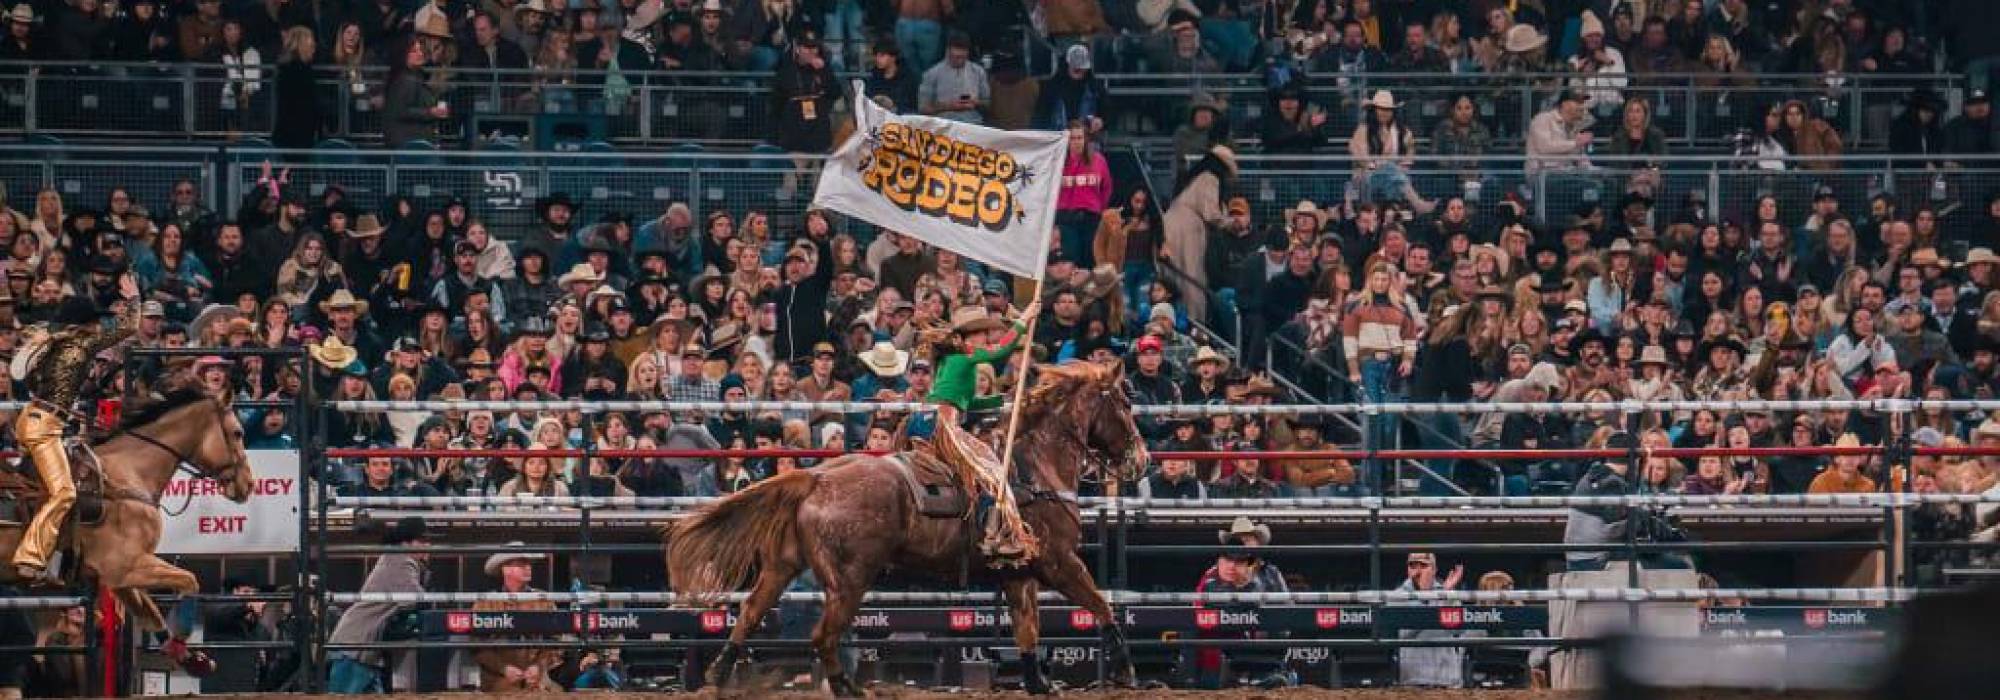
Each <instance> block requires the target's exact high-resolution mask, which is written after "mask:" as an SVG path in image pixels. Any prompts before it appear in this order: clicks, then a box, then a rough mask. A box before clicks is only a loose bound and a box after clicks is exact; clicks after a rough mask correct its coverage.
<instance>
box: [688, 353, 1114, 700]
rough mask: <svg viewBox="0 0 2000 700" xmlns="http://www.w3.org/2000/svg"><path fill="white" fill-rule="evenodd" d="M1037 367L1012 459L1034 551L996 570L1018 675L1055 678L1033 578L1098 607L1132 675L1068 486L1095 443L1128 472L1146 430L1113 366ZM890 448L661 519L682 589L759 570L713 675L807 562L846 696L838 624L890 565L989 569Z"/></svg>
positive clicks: (1042, 686)
mask: <svg viewBox="0 0 2000 700" xmlns="http://www.w3.org/2000/svg"><path fill="white" fill-rule="evenodd" d="M1039 375H1040V379H1039V381H1038V382H1037V385H1036V386H1035V387H1034V389H1033V390H1032V391H1031V392H1030V393H1029V397H1028V399H1027V402H1026V405H1025V406H1023V407H1022V408H1021V411H1022V413H1021V426H1022V431H1021V433H1020V436H1019V438H1018V439H1016V440H1015V442H1014V457H1015V460H1014V464H1015V474H1017V476H1016V477H1015V480H1016V481H1018V482H1022V483H1024V484H1025V486H1026V488H1027V490H1028V491H1030V492H1031V494H1032V495H1030V496H1028V497H1026V498H1023V499H1022V500H1021V501H1020V508H1021V515H1022V518H1023V519H1024V520H1025V521H1026V522H1027V523H1028V525H1029V526H1030V527H1032V528H1033V529H1034V534H1035V536H1036V537H1037V538H1039V539H1040V541H1041V555H1040V556H1039V557H1038V558H1036V559H1035V560H1034V561H1032V562H1030V563H1029V564H1028V565H1027V566H1026V567H1024V568H1019V569H1006V570H1001V571H996V572H992V575H993V576H995V577H997V578H998V579H999V582H1000V584H1001V587H1002V589H1003V590H1004V591H1005V593H1006V595H1007V600H1008V603H1009V605H1010V606H1011V608H1012V611H1013V624H1014V642H1015V644H1016V645H1017V646H1019V647H1020V650H1021V659H1022V666H1023V671H1022V681H1023V685H1024V686H1026V688H1027V690H1028V691H1029V692H1034V693H1046V692H1049V691H1051V690H1052V688H1051V687H1050V685H1049V683H1048V681H1047V680H1046V679H1045V678H1044V677H1043V676H1042V673H1041V668H1040V665H1039V663H1038V659H1037V654H1036V646H1037V644H1038V643H1039V641H1040V636H1041V633H1040V630H1039V629H1037V621H1038V619H1039V618H1038V617H1037V614H1038V613H1037V606H1036V600H1035V598H1036V595H1037V594H1038V593H1039V592H1040V590H1041V587H1042V586H1048V587H1050V588H1053V589H1055V590H1056V591H1057V592H1059V593H1061V594H1062V595H1063V597H1065V598H1068V599H1069V600H1070V602H1072V603H1075V604H1077V605H1079V606H1081V607H1083V608H1084V609H1085V610H1088V611H1090V612H1091V613H1092V614H1094V615H1096V617H1097V620H1098V622H1099V629H1100V630H1101V633H1102V634H1103V636H1104V640H1105V642H1106V644H1107V646H1108V647H1109V648H1110V655H1111V656H1110V660H1111V668H1112V669H1113V673H1114V674H1115V677H1114V679H1113V680H1115V681H1117V682H1120V683H1123V684H1126V685H1130V684H1131V682H1132V663H1131V657H1130V655H1129V654H1128V653H1127V650H1126V645H1125V631H1124V629H1123V628H1122V627H1121V626H1120V625H1119V624H1118V619H1117V618H1116V617H1113V616H1112V614H1111V606H1110V605H1109V604H1108V603H1106V602H1105V600H1104V597H1103V596H1101V595H1099V594H1098V592H1097V587H1096V585H1095V583H1094V582H1093V581H1092V580H1091V576H1090V571H1089V570H1088V569H1086V568H1084V565H1083V559H1082V558H1080V557H1079V556H1078V555H1077V548H1078V545H1079V544H1080V543H1081V539H1082V529H1083V528H1082V520H1081V517H1080V516H1079V513H1078V510H1077V503H1076V488H1077V480H1078V479H1079V477H1080V475H1081V472H1082V470H1083V468H1084V465H1085V464H1086V463H1090V462H1092V461H1093V460H1092V458H1093V457H1095V458H1097V463H1100V464H1104V465H1107V466H1108V467H1110V468H1111V469H1112V470H1114V471H1116V472H1120V473H1116V474H1109V475H1107V477H1108V478H1119V479H1125V478H1130V477H1131V472H1134V471H1136V470H1137V469H1138V468H1139V467H1142V466H1143V465H1144V464H1145V460H1146V448H1145V443H1144V439H1143V438H1142V437H1141V436H1140V434H1139V430H1138V427H1137V426H1136V425H1135V424H1134V423H1133V422H1132V407H1131V403H1130V402H1129V400H1128V399H1127V398H1126V395H1125V391H1124V376H1123V373H1122V372H1121V370H1119V369H1116V368H1106V367H1102V366H1099V365H1095V364H1090V363H1070V364H1065V365H1060V366H1042V367H1041V368H1040V369H1039ZM897 459H901V458H900V457H875V456H868V455H847V456H843V457H840V458H837V459H835V460H833V461H831V462H828V463H826V464H825V465H824V466H821V467H820V468H818V469H813V470H810V471H795V472H790V473H787V474H781V475H778V476H775V477H772V478H770V479H766V480H764V481H763V482H761V483H758V484H757V485H755V486H752V487H750V488H748V489H745V490H743V491H741V492H738V493H736V494H734V495H731V496H729V497H727V498H724V499H722V500H720V501H718V502H715V503H712V504H709V505H707V506H705V507H703V508H702V509H700V510H698V511H696V512H695V513H693V514H691V515H689V516H688V517H687V518H685V519H683V520H681V521H680V523H679V524H678V525H676V526H675V527H673V528H672V529H671V530H670V531H669V533H668V536H669V540H668V550H667V571H668V574H669V576H670V577H671V580H672V582H673V586H674V590H675V592H676V593H678V594H681V595H683V596H688V599H691V600H694V601H697V602H711V603H712V602H713V601H714V600H715V599H716V598H717V597H718V595H719V594H720V593H723V592H726V591H732V590H736V589H737V588H738V587H740V586H741V585H742V584H743V583H744V581H745V580H746V579H747V578H749V575H750V572H751V570H752V569H753V568H754V569H756V570H757V571H758V575H757V577H756V583H755V585H754V586H753V587H752V588H751V592H750V595H749V596H748V598H747V599H746V600H745V601H744V602H743V607H742V611H741V615H740V616H739V617H738V619H737V623H736V627H735V629H734V630H731V632H730V635H729V643H728V644H727V645H726V646H724V647H723V648H722V651H721V653H720V654H719V655H718V657H717V658H716V660H715V664H714V665H713V666H711V667H710V669H709V672H708V681H709V683H711V684H714V685H722V684H726V683H727V682H728V680H729V677H730V674H731V672H732V671H733V667H734V666H735V664H736V663H737V662H738V661H739V660H741V658H742V653H743V640H744V639H745V638H746V637H748V636H749V634H750V631H751V629H752V628H754V627H756V626H757V623H758V622H759V621H760V620H762V619H763V617H764V614H765V612H766V611H768V610H770V608H771V606H772V605H773V604H774V603H776V602H777V600H778V597H779V595H780V594H781V593H783V592H784V590H785V587H786V585H787V584H790V583H791V582H792V580H793V579H795V578H797V577H798V575H799V572H800V571H802V570H804V569H805V568H806V567H808V566H810V567H812V571H813V574H814V576H815V577H816V578H817V579H818V580H819V582H820V584H821V585H822V586H824V588H825V590H826V603H825V607H824V609H823V611H822V613H821V616H820V620H819V624H818V625H817V626H816V627H814V628H813V637H812V646H813V650H814V654H815V655H816V656H817V658H818V660H819V666H820V669H821V671H822V673H823V674H824V677H825V678H826V679H827V682H828V684H829V685H830V686H831V687H832V689H833V691H834V693H835V694H837V695H842V696H856V695H859V694H860V693H861V689H860V687H859V686H858V685H856V684H855V682H854V680H853V679H851V678H849V677H848V676H847V675H846V673H845V671H844V670H843V669H842V668H841V665H840V660H839V657H838V655H837V654H836V652H837V651H838V649H839V644H840V638H841V635H843V634H844V633H846V631H847V628H848V626H849V625H850V624H851V623H852V621H853V617H854V614H855V612H856V611H857V610H858V609H859V608H860V607H861V599H862V596H863V595H864V594H866V593H867V591H868V588H869V587H870V586H871V585H873V584H874V582H875V580H876V578H877V577H879V576H880V575H881V574H882V572H883V571H884V570H885V569H887V568H890V567H894V568H896V569H897V570H898V571H900V572H913V573H920V574H929V575H933V576H937V577H940V578H942V579H945V580H952V581H955V580H956V579H957V576H958V574H959V572H960V571H961V570H962V569H961V566H962V564H964V563H965V562H966V561H967V559H966V558H967V557H972V558H973V559H972V562H973V563H972V564H971V566H972V568H974V569H979V570H986V567H985V566H984V562H983V561H981V560H980V559H979V557H980V555H979V554H977V553H976V552H974V551H973V550H972V547H971V544H972V542H973V538H972V537H969V536H968V533H967V528H972V527H977V525H976V524H974V523H973V522H972V521H971V520H970V519H966V518H931V517H926V516H924V515H923V514H921V513H919V512H918V504H917V500H916V495H915V494H913V493H911V491H910V488H909V486H908V485H907V482H906V481H905V480H904V477H903V476H902V472H901V470H902V468H903V467H902V466H901V465H899V464H897V463H896V461H895V460H897Z"/></svg>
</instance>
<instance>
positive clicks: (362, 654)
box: [326, 516, 430, 695]
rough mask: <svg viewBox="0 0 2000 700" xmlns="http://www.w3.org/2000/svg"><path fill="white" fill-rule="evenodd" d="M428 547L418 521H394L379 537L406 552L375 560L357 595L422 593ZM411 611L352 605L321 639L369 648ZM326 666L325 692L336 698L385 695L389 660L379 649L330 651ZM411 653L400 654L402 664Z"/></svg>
mask: <svg viewBox="0 0 2000 700" xmlns="http://www.w3.org/2000/svg"><path fill="white" fill-rule="evenodd" d="M429 544H430V537H429V536H428V534H427V533H426V532H425V528H424V521H423V519H422V518H419V517H416V516H408V517H404V518H403V519H401V520H398V521H396V522H395V523H394V524H393V525H391V526H390V527H389V528H388V531H387V532H385V533H383V535H382V545H383V546H385V547H403V548H408V550H409V551H406V552H399V553H395V554H385V555H383V556H382V558H380V559H376V560H375V567H374V568H372V569H370V570H369V571H368V579H367V580H366V581H363V582H362V584H361V592H362V593H364V594H366V593H375V594H385V593H422V592H424V587H425V582H426V580H428V579H429V578H430V571H429V566H428V565H429V562H430V556H429V555H428V554H427V553H425V552H424V547H426V546H428V545H429ZM410 607H412V605H411V604H409V603H394V602H387V601H380V602H377V601H367V602H361V603H355V604H354V605H352V606H350V607H348V609H347V611H346V612H344V613H342V614H341V616H340V621H339V622H337V623H335V624H334V627H333V632H332V633H331V634H329V635H327V643H329V644H372V643H375V642H379V641H381V640H382V639H383V637H384V632H385V631H387V630H388V628H389V627H390V626H391V625H392V624H397V623H396V622H395V620H396V618H397V617H399V616H400V615H402V614H404V613H406V612H407V611H408V609H409V608H410ZM327 655H328V656H329V657H330V658H329V659H328V662H329V664H330V666H331V668H330V671H329V674H328V679H327V688H326V689H327V692H330V693H334V694H337V695H367V694H380V693H382V692H384V691H385V684H384V680H385V676H384V674H385V673H387V672H388V671H389V668H388V663H389V657H388V656H387V655H386V654H385V653H384V652H382V651H380V650H375V649H365V650H355V651H333V652H328V654H327ZM414 656H415V655H413V654H406V655H404V660H405V661H406V662H407V661H409V660H411V659H413V658H414Z"/></svg>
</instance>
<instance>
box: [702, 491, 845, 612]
mask: <svg viewBox="0 0 2000 700" xmlns="http://www.w3.org/2000/svg"><path fill="white" fill-rule="evenodd" d="M815 482H816V475H815V474H814V473H813V472H808V471H793V472H787V473H784V474H779V475H777V476H773V477H771V478H769V479H765V480H763V481H760V482H757V483H756V484H753V485H751V486H750V487H749V488H746V489H744V490H742V491H738V492H736V493H734V494H730V495H729V496H728V497H726V498H723V499H722V500H720V501H717V502H715V503H712V504H710V505H708V506H706V507H703V508H701V509H699V510H697V511H695V512H694V513H693V514H692V515H689V516H687V517H686V518H683V519H681V521H680V522H679V523H677V524H675V525H673V526H672V527H670V528H668V529H667V530H666V532H665V533H664V534H665V535H666V537H667V579H668V581H670V582H671V583H672V584H673V588H674V593H675V594H676V595H677V596H679V597H682V598H687V599H690V601H691V602H693V603H694V604H696V605H700V606H704V607H705V606H710V605H713V604H714V603H715V602H716V600H717V599H718V598H720V597H721V594H723V593H728V592H731V591H735V590H737V589H738V588H740V587H741V586H742V585H743V582H744V579H746V578H748V577H749V575H750V569H751V568H752V567H754V566H756V565H757V564H758V563H759V562H760V561H762V562H768V561H771V560H774V559H777V558H778V557H781V556H784V555H785V552H786V551H788V550H795V549H796V548H797V545H798V540H799V528H798V520H797V518H796V517H795V516H796V515H797V514H798V511H799V504H800V503H803V502H805V500H806V497H807V496H809V495H812V491H813V485H814V483H815Z"/></svg>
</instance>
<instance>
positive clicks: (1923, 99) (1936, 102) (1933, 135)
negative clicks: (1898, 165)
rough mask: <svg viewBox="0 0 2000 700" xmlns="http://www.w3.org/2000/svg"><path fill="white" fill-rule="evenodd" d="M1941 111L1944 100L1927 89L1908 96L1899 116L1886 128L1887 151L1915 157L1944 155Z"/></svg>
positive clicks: (1945, 143)
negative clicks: (1887, 133)
mask: <svg viewBox="0 0 2000 700" xmlns="http://www.w3.org/2000/svg"><path fill="white" fill-rule="evenodd" d="M1943 110H1944V105H1943V99H1942V98H1940V97H1938V96H1937V95H1935V94H1932V93H1931V92H1930V91H1929V90H1917V91H1915V92H1912V93H1910V95H1909V97H1908V98H1907V99H1906V100H1905V102H1904V107H1903V113H1902V115H1901V116H1898V117H1896V121H1895V123H1893V124H1890V125H1889V152H1890V153H1894V154H1897V155H1914V156H1928V155H1938V154H1942V153H1944V152H1945V149H1946V147H1947V145H1948V144H1947V142H1946V141H1945V136H1944V126H1943V124H1942V120H1943V118H1944V116H1943Z"/></svg>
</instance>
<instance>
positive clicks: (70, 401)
mask: <svg viewBox="0 0 2000 700" xmlns="http://www.w3.org/2000/svg"><path fill="white" fill-rule="evenodd" d="M119 295H120V297H121V298H122V302H123V303H124V305H125V312H124V313H122V314H119V315H117V316H116V317H115V323H113V324H112V325H110V326H108V327H107V326H103V325H99V322H98V314H97V310H96V308H95V307H94V306H93V305H91V304H88V303H83V304H65V305H64V306H63V309H62V311H61V312H60V314H59V315H58V316H57V318H56V319H55V321H56V323H55V324H53V325H49V326H41V327H38V328H36V329H35V330H34V331H32V332H30V333H29V334H28V336H29V337H28V338H27V339H26V340H25V342H23V343H22V345H21V346H20V347H19V349H17V350H16V351H15V359H14V360H13V361H12V362H11V363H10V367H9V370H10V374H11V375H12V376H13V378H14V380H15V381H19V382H22V383H24V384H25V386H26V388H27V390H28V397H27V398H28V399H29V402H28V405H27V406H26V407H24V408H22V409H21V412H20V413H19V414H18V415H16V416H15V417H14V439H15V440H17V441H19V442H20V445H21V452H22V453H24V454H25V455H26V456H27V457H28V460H29V462H30V463H31V464H32V465H33V467H34V473H35V475H36V476H37V477H38V478H39V480H40V482H41V486H42V493H44V494H47V497H46V500H44V501H43V502H42V505H41V507H40V508H37V509H36V510H35V515H34V518H33V519H31V520H30V521H29V522H28V526H27V529H26V530H25V531H23V532H22V535H21V542H20V544H19V545H18V547H17V549H15V550H14V557H13V562H12V563H13V567H14V568H13V574H14V576H15V578H16V579H17V580H19V581H22V582H25V583H27V584H29V585H53V584H57V583H59V581H58V580H57V579H56V578H55V577H54V576H53V575H52V574H51V573H50V572H49V569H48V565H49V556H50V555H51V554H52V553H54V551H55V547H56V544H57V541H58V540H59V536H60V535H61V530H62V527H63V525H64V523H66V522H68V518H69V511H70V507H71V506H73V505H75V503H76V484H75V483H74V481H73V480H72V472H71V470H70V469H71V467H70V463H69V453H68V450H67V449H65V447H64V444H63V441H64V439H65V436H66V435H67V434H69V433H70V431H71V430H72V429H73V428H74V427H75V426H76V425H78V424H80V423H82V422H83V421H84V420H85V418H86V417H87V416H93V415H96V414H97V410H96V409H97V404H96V400H97V397H98V394H100V393H101V392H103V390H104V383H103V381H102V380H103V379H104V378H105V377H104V373H103V371H102V369H101V368H100V364H99V363H98V362H96V361H95V358H97V356H98V353H101V352H104V351H105V350H108V349H111V348H113V347H116V346H118V345H120V344H121V343H123V342H125V339H126V338H130V337H131V336H132V334H134V333H136V332H138V329H139V314H140V304H139V286H138V283H137V282H134V281H133V280H132V278H131V277H130V276H127V277H125V278H124V279H123V280H121V281H120V282H119Z"/></svg>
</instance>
